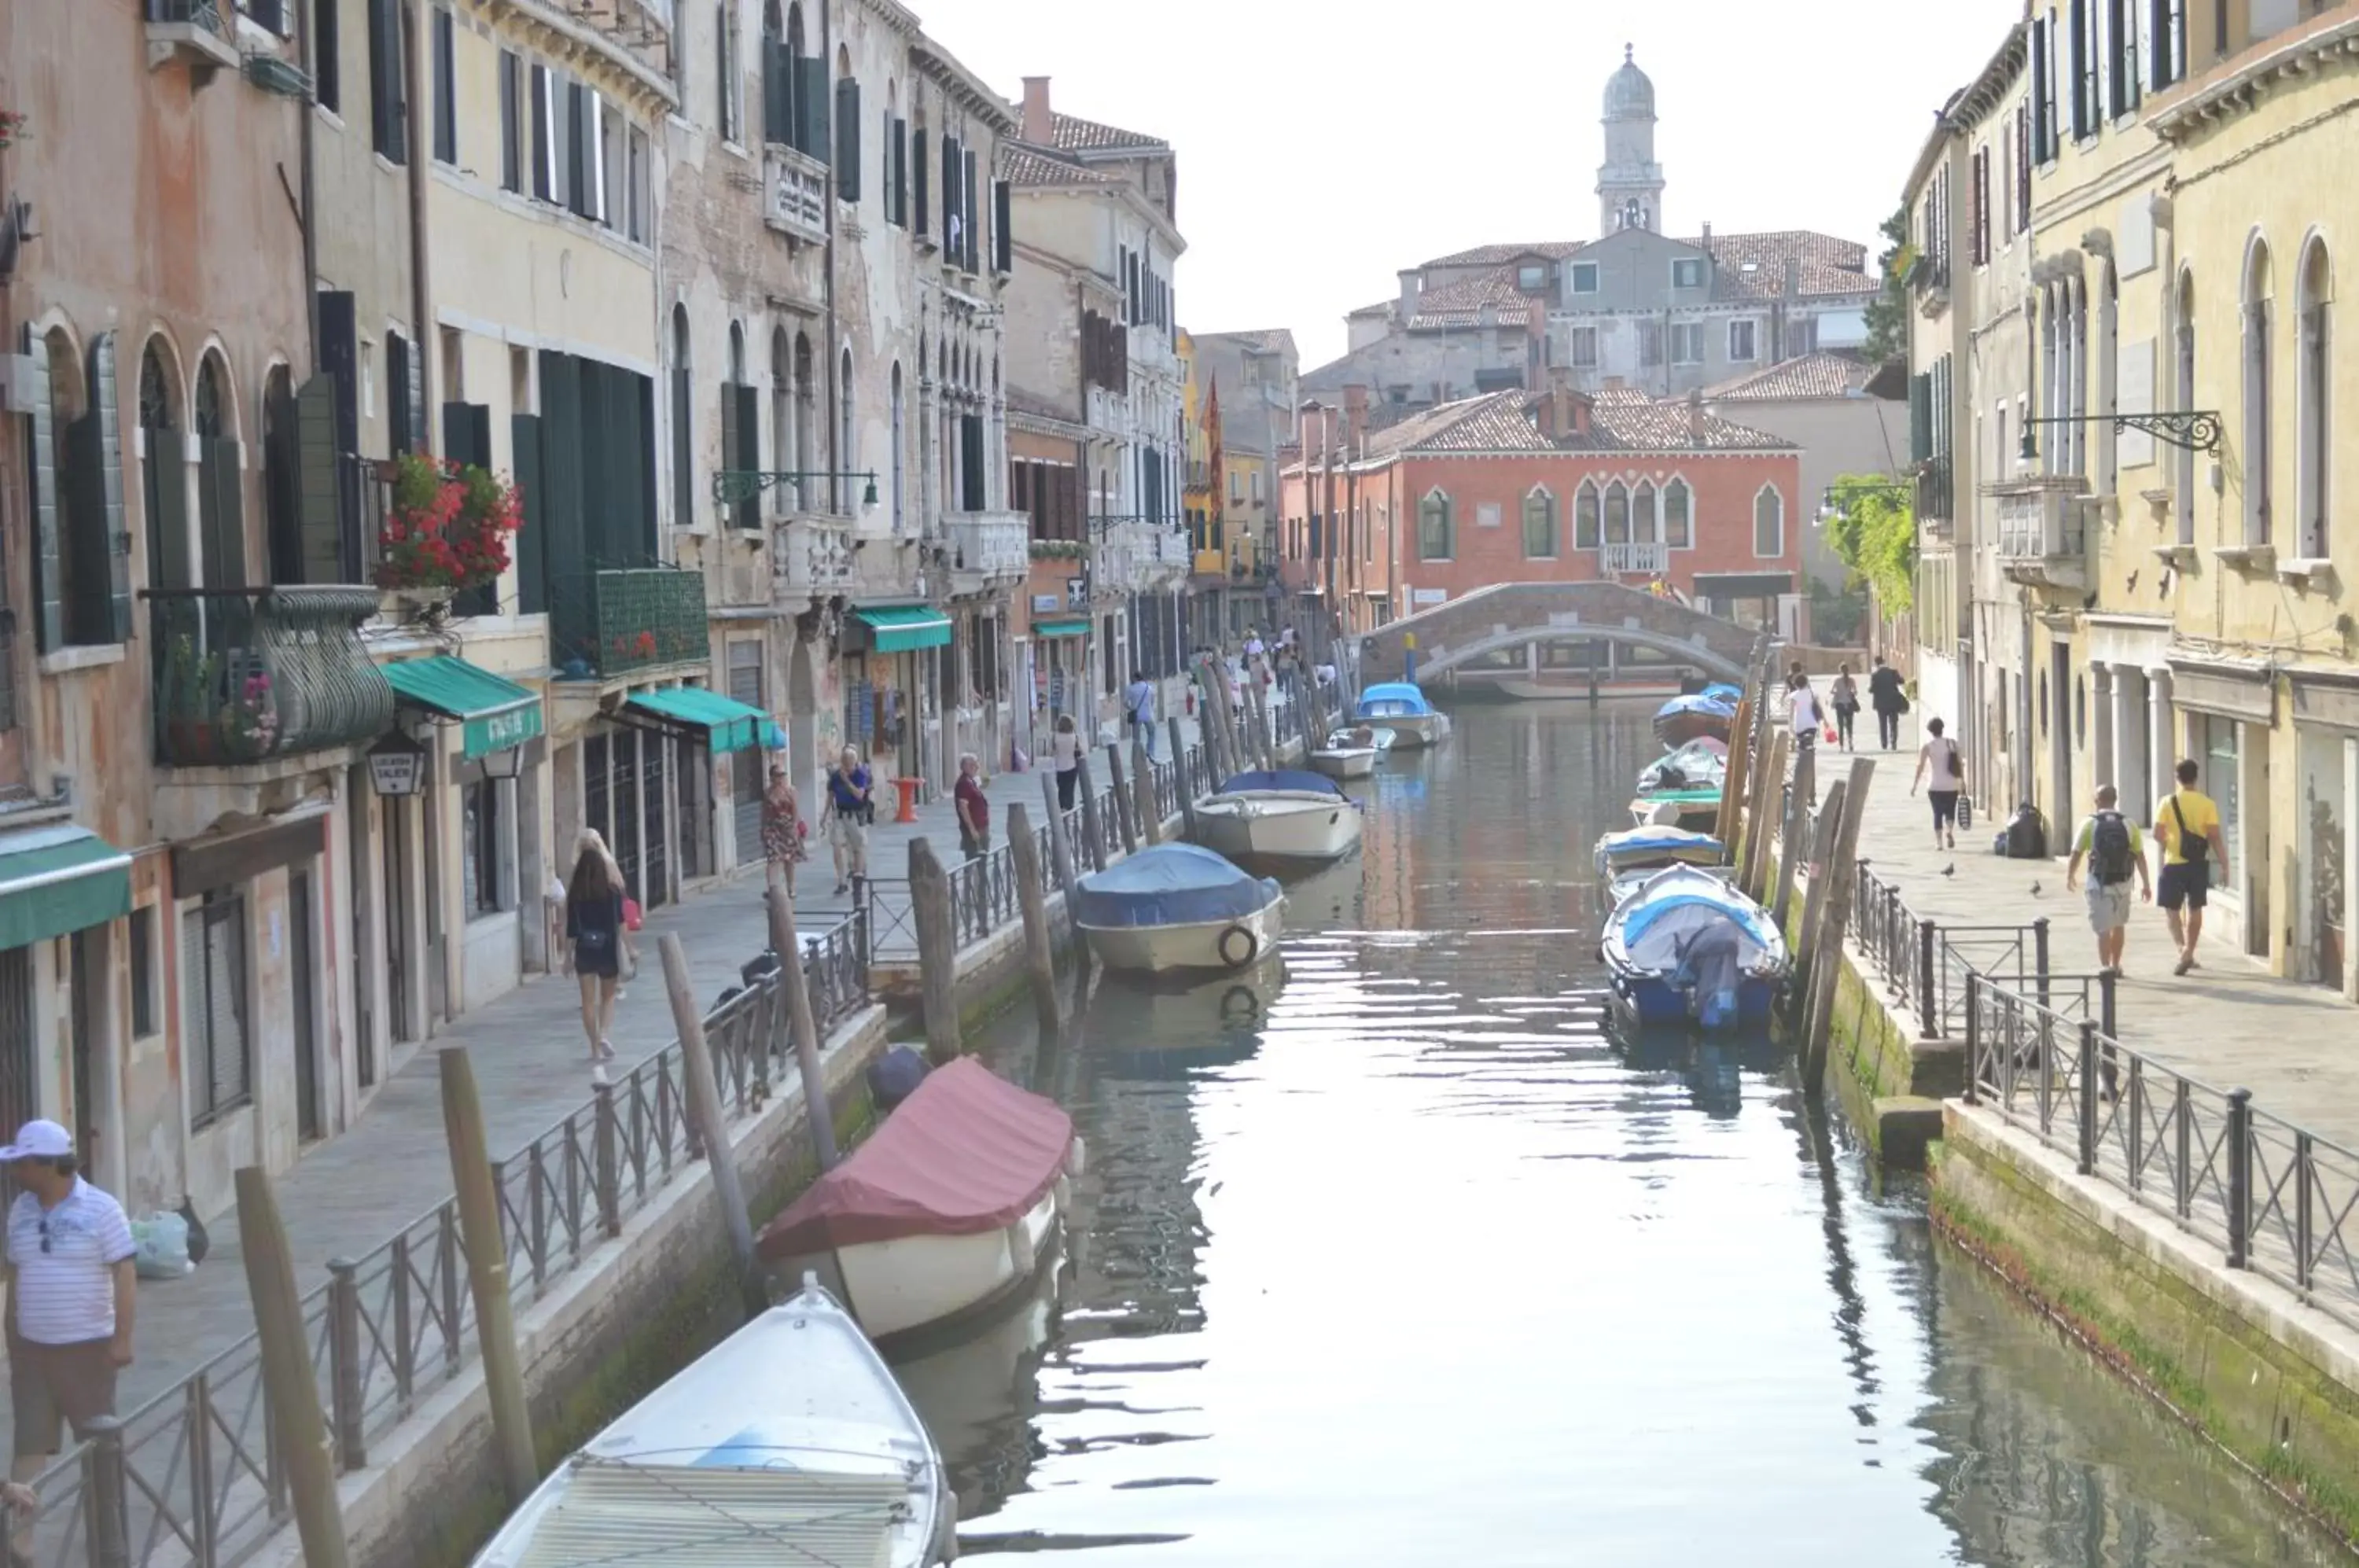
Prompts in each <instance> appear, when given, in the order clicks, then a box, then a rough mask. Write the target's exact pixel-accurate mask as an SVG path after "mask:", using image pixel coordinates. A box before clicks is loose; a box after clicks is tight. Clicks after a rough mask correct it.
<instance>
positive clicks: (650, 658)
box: [549, 566, 712, 681]
mask: <svg viewBox="0 0 2359 1568" xmlns="http://www.w3.org/2000/svg"><path fill="white" fill-rule="evenodd" d="M549 655H550V659H551V660H552V662H553V663H554V664H555V665H556V667H557V676H558V679H559V680H560V681H618V680H621V679H623V678H625V677H626V676H628V675H631V674H633V673H634V672H636V671H638V670H653V669H658V668H661V667H663V666H667V665H681V664H702V663H705V662H707V661H708V660H709V659H711V657H712V651H711V645H710V642H709V640H708V637H707V626H706V621H705V609H704V574H703V573H702V572H682V571H680V570H679V569H678V568H677V567H670V566H644V567H626V568H621V569H616V570H609V571H593V572H577V573H574V574H573V575H572V576H571V577H570V578H566V579H563V580H561V581H560V583H558V585H557V591H556V592H555V593H553V594H552V595H551V602H550V604H549Z"/></svg>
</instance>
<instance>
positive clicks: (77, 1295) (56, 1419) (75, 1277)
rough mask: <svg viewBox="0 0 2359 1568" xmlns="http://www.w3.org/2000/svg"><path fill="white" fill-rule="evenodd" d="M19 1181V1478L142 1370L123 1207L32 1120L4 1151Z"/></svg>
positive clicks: (12, 1240) (54, 1127)
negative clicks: (134, 1356) (128, 1375)
mask: <svg viewBox="0 0 2359 1568" xmlns="http://www.w3.org/2000/svg"><path fill="white" fill-rule="evenodd" d="M0 1165H5V1166H6V1167H7V1168H8V1174H9V1176H10V1177H11V1178H13V1179H14V1180H15V1181H16V1188H17V1192H16V1203H14V1204H12V1205H11V1206H10V1208H9V1210H8V1277H9V1291H8V1363H9V1379H8V1391H9V1395H10V1403H11V1404H12V1405H13V1406H14V1408H15V1412H16V1479H18V1480H20V1481H29V1480H31V1479H32V1478H33V1477H34V1476H35V1475H39V1474H40V1472H41V1468H42V1466H43V1465H46V1464H47V1463H48V1461H49V1456H50V1455H52V1454H56V1453H57V1451H58V1446H59V1439H60V1435H61V1434H60V1426H61V1425H64V1424H68V1423H71V1426H72V1427H73V1429H74V1432H75V1435H77V1436H80V1435H81V1434H82V1432H84V1431H86V1430H87V1428H88V1427H89V1425H90V1423H91V1421H93V1420H95V1419H96V1418H97V1417H100V1416H103V1415H111V1414H113V1413H114V1377H115V1374H116V1373H117V1372H119V1371H121V1370H122V1369H123V1368H124V1367H128V1366H130V1365H131V1318H132V1292H133V1290H134V1289H135V1281H136V1279H137V1273H136V1269H135V1268H134V1265H133V1261H132V1259H133V1258H134V1256H135V1254H136V1253H137V1251H138V1247H136V1245H135V1244H134V1243H133V1241H132V1239H131V1223H130V1222H129V1221H128V1220H126V1219H125V1217H124V1214H123V1205H122V1204H121V1203H116V1202H115V1201H114V1199H113V1198H111V1197H109V1196H108V1195H107V1194H106V1193H104V1192H100V1191H99V1190H98V1189H97V1188H95V1187H93V1186H92V1185H91V1184H90V1183H89V1182H87V1181H83V1180H82V1177H81V1176H80V1175H78V1174H77V1173H76V1172H75V1169H74V1150H73V1138H72V1137H71V1135H70V1134H69V1133H68V1132H67V1131H66V1129H65V1128H63V1127H60V1126H59V1125H58V1124H57V1123H55V1122H49V1121H32V1122H27V1123H26V1124H25V1125H24V1126H23V1127H21V1128H19V1129H18V1130H17V1133H16V1142H14V1143H12V1144H10V1145H9V1146H8V1147H7V1148H5V1149H0Z"/></svg>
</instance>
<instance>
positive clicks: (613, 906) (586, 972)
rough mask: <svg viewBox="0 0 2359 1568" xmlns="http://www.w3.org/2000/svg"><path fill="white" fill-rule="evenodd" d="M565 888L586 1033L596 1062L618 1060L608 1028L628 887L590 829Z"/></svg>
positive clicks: (619, 975) (611, 1024)
mask: <svg viewBox="0 0 2359 1568" xmlns="http://www.w3.org/2000/svg"><path fill="white" fill-rule="evenodd" d="M576 847H577V848H578V850H579V852H580V858H579V859H577V860H575V861H574V863H573V879H572V881H571V882H570V883H569V884H567V886H566V889H565V934H566V937H567V938H568V939H569V940H570V941H571V942H572V943H573V973H574V975H575V976H576V977H577V978H579V979H580V981H581V982H582V1032H583V1033H584V1034H586V1035H588V1036H589V1037H590V1061H591V1063H592V1066H595V1065H596V1064H597V1063H599V1062H611V1061H613V1060H614V1042H613V1041H611V1040H608V1039H607V1038H606V1031H607V1030H608V1029H612V1028H613V1027H614V995H615V992H616V990H617V988H618V987H619V985H620V984H621V981H622V977H623V887H622V884H621V882H620V881H619V880H618V879H617V878H616V877H615V876H614V861H613V860H612V859H611V858H610V857H609V856H608V855H607V854H606V845H605V843H604V841H603V840H602V839H600V838H599V836H598V835H597V834H596V833H583V834H582V837H581V838H580V839H579V840H578V841H577V844H576Z"/></svg>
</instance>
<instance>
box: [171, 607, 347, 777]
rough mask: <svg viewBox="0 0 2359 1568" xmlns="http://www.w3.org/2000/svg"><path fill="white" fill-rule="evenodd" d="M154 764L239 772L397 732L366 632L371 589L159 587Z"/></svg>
mask: <svg viewBox="0 0 2359 1568" xmlns="http://www.w3.org/2000/svg"><path fill="white" fill-rule="evenodd" d="M142 597H144V598H146V599H147V603H148V611H149V624H150V626H151V628H152V631H153V636H152V637H150V639H149V641H150V645H151V647H152V648H153V650H154V651H153V659H154V666H155V668H154V679H155V713H156V756H157V759H158V761H160V762H162V763H163V764H165V765H166V766H167V767H170V768H223V767H240V766H245V765H250V764H254V763H258V762H266V761H268V760H269V759H271V758H273V757H297V756H301V755H303V754H304V753H307V752H314V751H324V750H327V749H329V748H331V747H333V746H350V745H352V744H353V743H354V742H357V741H364V740H369V739H372V738H374V737H375V736H377V735H383V734H384V733H385V732H386V730H388V729H390V728H391V727H392V725H393V688H392V687H391V686H389V685H388V684H386V679H385V671H384V670H380V669H378V668H377V665H376V663H375V660H374V659H370V658H369V655H368V650H367V648H364V646H363V645H362V643H361V638H360V628H361V626H362V625H363V624H364V623H365V622H366V621H367V620H368V618H369V617H370V616H371V615H375V613H376V608H377V599H376V593H375V590H374V589H370V588H362V587H354V586H343V585H336V586H295V587H273V588H157V589H150V590H147V592H146V593H144V594H143V595H142Z"/></svg>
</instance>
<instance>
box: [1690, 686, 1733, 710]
mask: <svg viewBox="0 0 2359 1568" xmlns="http://www.w3.org/2000/svg"><path fill="white" fill-rule="evenodd" d="M1696 695H1697V696H1699V697H1717V698H1719V699H1720V700H1721V701H1722V702H1725V703H1727V704H1728V705H1729V706H1730V707H1732V708H1734V706H1736V704H1737V703H1739V702H1743V701H1744V700H1745V692H1744V691H1743V690H1742V689H1741V688H1739V687H1735V686H1732V685H1730V684H1729V683H1728V682H1727V681H1713V682H1712V684H1711V685H1709V686H1706V687H1705V688H1704V689H1703V690H1702V691H1699V692H1697V693H1696Z"/></svg>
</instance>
